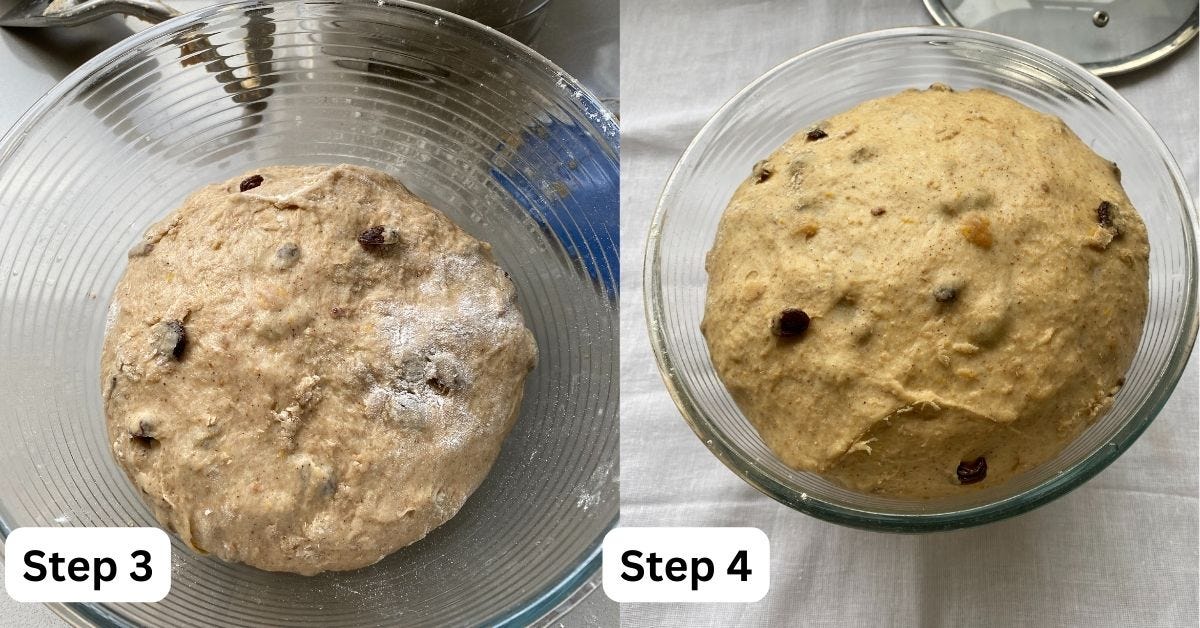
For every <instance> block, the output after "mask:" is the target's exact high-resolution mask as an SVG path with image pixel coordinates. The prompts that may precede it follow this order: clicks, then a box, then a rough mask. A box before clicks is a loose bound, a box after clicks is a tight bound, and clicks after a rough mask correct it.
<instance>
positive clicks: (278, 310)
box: [101, 165, 536, 574]
mask: <svg viewBox="0 0 1200 628" xmlns="http://www.w3.org/2000/svg"><path fill="white" fill-rule="evenodd" d="M252 175H254V176H252ZM255 184H257V185H255ZM109 325H110V327H109V331H108V334H107V336H106V338H105V343H104V352H103V358H102V359H103V362H102V365H101V373H102V378H103V379H102V385H103V390H104V403H105V409H106V411H107V416H108V435H109V438H110V439H111V441H112V448H113V451H114V453H115V454H116V457H117V460H118V462H119V463H120V465H121V466H122V467H123V468H124V469H125V471H126V472H127V473H128V474H129V476H130V478H132V480H133V482H134V484H135V485H136V486H137V487H138V488H139V489H140V490H141V492H142V495H143V497H144V498H145V499H146V501H147V502H148V503H149V504H150V505H151V506H152V507H153V509H154V512H155V515H156V516H157V517H158V519H159V521H161V522H162V523H163V524H164V525H166V526H168V527H169V528H170V529H171V530H173V531H174V532H176V533H177V534H178V535H179V536H180V538H182V539H183V540H184V541H186V542H187V543H188V544H189V545H190V546H192V547H194V548H196V549H197V550H199V551H202V552H208V553H212V554H214V555H216V556H219V557H220V558H223V559H226V560H232V561H240V562H244V563H247V564H250V565H253V566H255V567H259V568H262V569H268V570H273V571H290V572H296V573H301V574H314V573H317V572H320V571H324V570H344V569H354V568H357V567H362V566H364V565H369V564H371V563H374V562H376V561H378V560H380V559H381V558H383V557H384V556H386V555H387V554H389V553H391V552H392V551H394V550H396V549H397V548H400V547H402V546H405V545H408V544H409V543H412V542H414V541H416V540H418V539H420V538H421V537H423V536H425V535H426V534H428V533H429V531H430V530H432V529H433V528H435V527H437V526H438V525H441V524H442V523H444V522H446V521H447V520H448V519H450V518H451V517H452V516H453V515H454V514H455V513H456V512H457V511H458V509H459V508H460V507H461V506H462V504H463V502H464V500H466V499H467V496H468V495H470V494H471V492H472V491H474V490H475V488H476V487H477V486H478V485H479V484H480V482H481V481H482V480H483V478H484V476H485V475H486V474H487V472H488V469H489V468H490V467H491V465H492V463H493V461H494V460H495V459H496V455H497V453H498V451H499V449H500V444H501V441H502V440H503V439H504V437H505V435H506V434H507V433H508V431H509V430H510V429H511V428H512V425H513V422H514V421H515V419H516V415H517V410H518V407H519V405H520V402H521V394H522V387H523V382H524V379H525V376H526V374H527V373H528V372H529V370H530V369H531V368H533V365H534V362H535V360H536V347H535V345H534V341H533V337H532V335H531V334H530V333H529V331H528V330H527V329H526V328H525V325H524V323H523V320H522V317H521V313H520V311H519V310H518V308H517V304H516V293H515V291H514V288H513V285H512V282H511V281H510V280H509V279H508V276H507V275H506V274H505V273H504V271H503V270H501V269H500V268H499V267H498V266H497V265H496V264H495V263H494V262H493V261H492V257H491V253H490V247H489V246H488V245H487V244H485V243H482V242H480V241H478V240H476V239H474V238H472V237H471V236H469V235H467V234H466V233H464V232H463V231H462V230H461V229H459V228H458V227H457V226H456V225H454V223H452V222H451V221H450V220H449V219H448V218H446V217H445V216H444V215H442V214H441V213H440V212H438V211H437V210H435V209H433V208H432V207H430V206H429V205H427V204H426V203H425V202H423V201H422V200H421V199H419V198H417V197H415V196H413V195H412V194H411V193H409V191H408V190H406V189H405V188H404V186H402V185H401V184H400V183H398V182H397V181H395V180H394V179H392V178H391V177H389V176H387V175H386V174H384V173H382V172H378V171H375V170H370V169H367V168H360V167H355V166H344V165H343V166H336V167H326V166H321V167H273V168H263V169H260V170H256V171H254V173H248V174H247V175H246V176H243V177H238V178H236V179H232V180H230V181H227V182H225V183H222V184H218V185H210V186H208V187H205V188H203V189H201V190H199V191H198V192H196V193H194V194H193V195H192V196H190V197H189V198H188V199H187V200H186V201H185V202H184V203H183V206H182V207H180V208H179V209H178V210H176V211H175V212H174V213H172V214H171V215H170V216H169V217H167V218H166V219H165V220H163V221H162V222H160V223H158V224H157V225H155V226H154V227H153V228H151V229H150V231H149V232H148V234H147V235H146V238H145V240H144V241H143V242H142V243H141V244H139V245H138V246H136V247H134V249H133V250H132V251H131V252H130V259H129V268H128V270H127V271H126V273H125V276H124V277H123V278H122V279H121V281H120V283H119V284H118V286H117V290H116V295H115V297H114V300H113V305H112V307H111V310H110V321H109Z"/></svg>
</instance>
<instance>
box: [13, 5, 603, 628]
mask: <svg viewBox="0 0 1200 628" xmlns="http://www.w3.org/2000/svg"><path fill="white" fill-rule="evenodd" d="M320 3H321V4H358V5H361V6H364V7H365V6H369V5H378V6H380V7H393V8H396V7H398V8H403V9H406V10H409V11H413V12H417V13H426V14H428V15H430V16H432V17H434V18H437V19H441V20H444V21H450V22H455V23H458V24H459V25H461V26H463V27H465V28H467V29H474V30H478V31H482V32H483V34H484V35H485V36H487V37H491V38H495V39H498V40H500V41H501V42H502V43H504V44H505V45H506V46H510V47H512V49H514V50H515V51H517V52H520V53H522V54H523V55H524V56H525V57H526V60H527V61H528V62H530V63H532V64H533V65H534V66H536V67H538V68H539V69H541V71H542V72H543V73H545V74H546V75H547V76H548V77H551V78H552V79H556V78H561V79H562V81H564V82H565V83H566V85H567V90H566V91H568V92H573V93H578V94H579V95H578V96H577V97H576V100H577V101H578V102H579V103H580V105H581V106H582V107H583V108H585V109H588V110H593V111H596V112H600V113H602V114H603V115H604V116H605V117H606V118H608V119H607V120H606V123H608V124H611V125H612V128H613V129H614V130H615V133H613V134H611V135H609V134H605V136H604V141H605V143H607V144H608V145H609V146H610V147H611V150H612V155H613V156H614V158H616V157H617V155H618V154H619V151H620V131H619V122H618V120H617V118H616V117H615V116H613V115H612V113H611V112H610V111H609V110H608V108H607V107H605V106H604V104H603V103H601V101H600V99H599V98H596V96H595V95H594V94H592V92H591V90H590V89H588V88H587V87H586V86H584V85H583V84H582V83H580V82H579V81H577V80H576V79H575V78H574V77H572V76H571V75H570V74H568V73H567V72H566V71H565V70H563V69H562V68H560V67H558V65H557V64H555V63H554V62H552V61H550V60H549V59H547V58H546V57H544V56H542V55H541V54H540V53H538V52H537V51H535V50H533V49H532V48H530V47H529V46H527V45H525V44H523V43H521V42H519V41H517V40H516V39H513V38H512V37H509V36H508V35H506V34H504V33H502V32H500V31H498V30H496V29H494V28H491V27H490V26H485V25H483V24H480V23H479V22H476V21H474V20H470V19H468V18H465V17H462V16H460V15H458V14H455V13H451V12H449V11H445V10H442V9H438V8H434V7H431V6H427V5H422V4H418V3H416V2H411V1H409V0H383V1H382V2H370V1H367V0H321V1H320ZM548 3H549V2H548V0H547V3H546V4H548ZM260 5H261V3H260V2H259V1H258V0H225V1H223V2H219V3H217V4H213V5H211V6H208V7H205V8H203V9H197V10H195V11H191V12H189V13H184V14H182V15H178V16H176V17H173V18H171V19H169V20H166V21H164V22H161V23H159V24H155V25H152V26H151V27H149V28H147V29H145V30H143V31H140V32H137V33H134V34H133V35H130V36H129V37H126V38H125V39H123V40H121V41H119V42H117V43H116V44H114V45H113V46H112V47H110V48H108V49H106V50H104V51H103V52H101V53H100V54H98V55H96V56H95V57H92V58H91V59H89V60H88V61H86V62H85V63H84V64H83V65H81V66H79V67H78V68H76V69H75V70H73V71H72V72H71V73H70V74H68V75H67V76H65V77H63V79H62V80H60V81H59V82H58V83H56V84H55V85H54V87H53V88H51V89H50V91H48V92H46V94H44V95H43V96H42V97H41V98H39V99H38V100H37V102H35V103H34V104H33V105H32V106H31V107H30V108H29V109H28V110H27V111H26V112H25V113H23V114H22V115H21V117H20V118H18V119H17V121H16V122H15V123H14V124H13V126H12V127H11V128H9V129H8V130H7V131H6V132H5V133H4V134H3V136H0V162H2V161H4V160H7V159H8V158H9V157H10V156H11V155H12V153H13V152H14V151H16V150H17V149H18V148H19V147H20V145H21V143H22V140H23V138H24V135H25V132H26V130H27V129H29V128H30V127H32V126H33V125H34V124H36V123H37V122H38V121H39V120H40V119H41V118H42V116H44V115H45V114H46V113H47V112H48V111H50V110H51V109H52V108H53V107H54V106H55V104H56V103H57V102H58V101H59V100H60V99H61V98H62V97H63V96H65V95H66V94H67V93H68V92H70V91H71V90H73V89H75V88H77V87H79V86H80V85H83V84H86V83H87V81H89V80H90V79H91V78H93V77H95V76H96V75H98V74H101V73H103V72H104V71H105V70H107V69H108V68H109V67H110V66H111V65H112V64H113V62H115V61H116V60H118V59H120V58H121V57H124V56H126V55H129V54H135V53H136V50H137V49H138V48H140V47H141V46H143V45H145V44H147V43H148V42H151V41H153V40H154V39H157V38H159V37H160V36H162V35H163V34H164V33H166V32H169V31H173V30H175V29H177V28H179V27H181V26H184V25H195V24H196V23H198V22H201V21H205V20H208V19H211V18H214V17H218V16H221V15H224V14H228V13H236V12H238V11H243V10H245V9H247V8H251V7H255V6H260ZM539 8H544V5H543V7H539ZM619 518H620V517H619V515H618V516H616V517H613V519H612V521H610V522H609V524H608V525H607V526H606V527H605V529H604V532H605V533H607V531H608V530H611V529H613V528H614V527H616V525H617V521H618V520H619ZM10 532H12V530H11V529H10V528H9V527H8V525H7V524H6V523H4V522H0V559H3V557H4V551H3V550H4V547H3V540H4V539H7V538H8V535H9V533H10ZM603 540H604V534H601V535H600V536H599V537H597V538H596V539H595V540H594V541H593V542H592V548H591V550H590V551H589V552H588V553H587V555H586V556H585V558H584V559H583V561H582V562H580V563H579V564H578V565H576V566H575V567H574V568H572V569H570V570H568V571H567V573H565V574H563V576H562V578H560V579H559V581H558V583H557V584H556V585H554V586H552V587H550V588H549V589H546V590H544V591H540V592H536V593H534V594H532V595H530V596H529V598H528V600H527V601H526V602H525V603H524V604H523V605H522V606H520V607H519V608H517V609H516V610H515V611H512V612H510V613H509V614H508V615H507V616H502V617H499V618H497V619H495V620H494V621H495V623H494V625H496V626H522V625H527V624H530V623H532V622H533V621H535V620H537V619H539V618H541V617H543V616H546V615H547V614H549V613H552V612H555V611H557V612H558V613H565V612H566V611H568V610H569V607H568V606H566V605H565V603H569V602H571V601H572V600H573V596H572V594H573V593H574V592H575V591H576V590H578V589H579V588H580V587H581V586H583V585H584V583H586V582H588V581H589V580H591V579H592V578H593V577H594V576H595V575H596V574H597V573H598V572H599V570H600V547H601V543H602V541H603ZM593 593H594V591H593ZM575 601H576V602H578V600H575ZM560 605H562V607H561V608H560ZM46 606H47V607H49V608H50V609H51V610H52V611H54V613H55V614H56V615H58V616H59V617H60V618H61V619H63V620H64V621H66V622H67V623H68V624H70V625H73V626H94V625H101V626H123V625H125V622H124V621H123V620H122V619H121V618H119V617H117V616H115V615H112V614H111V613H109V612H108V611H106V610H105V609H104V607H103V606H101V605H99V604H93V603H61V604H57V603H56V604H46Z"/></svg>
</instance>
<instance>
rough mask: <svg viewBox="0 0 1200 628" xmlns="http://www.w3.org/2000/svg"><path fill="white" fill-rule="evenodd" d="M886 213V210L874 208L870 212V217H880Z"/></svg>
mask: <svg viewBox="0 0 1200 628" xmlns="http://www.w3.org/2000/svg"><path fill="white" fill-rule="evenodd" d="M886 213H887V210H886V209H884V208H882V207H876V208H875V209H872V210H871V215H872V216H882V215H884V214H886Z"/></svg>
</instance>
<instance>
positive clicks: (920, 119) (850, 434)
mask: <svg viewBox="0 0 1200 628" xmlns="http://www.w3.org/2000/svg"><path fill="white" fill-rule="evenodd" d="M1148 255H1149V245H1148V242H1147V236H1146V229H1145V227H1144V225H1143V224H1142V221H1141V219H1140V218H1139V216H1138V214H1137V212H1136V211H1135V210H1134V208H1133V206H1132V205H1131V204H1130V202H1129V199H1128V198H1127V197H1126V195H1125V192H1124V191H1123V190H1122V189H1121V185H1120V181H1119V171H1117V169H1116V166H1115V164H1113V163H1110V162H1108V161H1106V160H1105V159H1103V158H1101V157H1100V156H1098V155H1097V154H1096V153H1094V152H1093V151H1091V150H1090V149H1089V148H1088V147H1087V146H1086V145H1085V144H1084V143H1083V142H1082V141H1080V139H1079V138H1078V137H1076V135H1075V134H1074V133H1072V132H1071V130H1070V129H1068V128H1067V126H1066V125H1065V124H1063V122H1062V121H1061V120H1059V119H1058V118H1055V117H1052V116H1048V115H1044V114H1041V113H1038V112H1036V111H1033V110H1032V109H1029V108H1027V107H1025V106H1023V105H1021V104H1019V103H1017V102H1016V101H1014V100H1011V99H1009V98H1006V97H1003V96H1000V95H998V94H995V93H992V92H989V91H984V90H972V91H969V92H964V93H955V92H953V91H951V90H950V89H949V88H946V87H945V86H940V85H935V86H933V87H932V88H931V89H930V90H927V91H915V90H909V91H905V92H903V93H900V94H897V95H894V96H891V97H888V98H882V99H879V100H873V101H869V102H865V103H862V104H860V105H858V106H857V107H855V108H853V109H851V110H850V111H847V112H845V113H843V114H840V115H837V116H834V117H833V118H830V119H829V120H828V121H825V122H823V123H821V124H820V125H818V126H817V127H814V128H813V129H810V130H808V131H806V132H801V133H799V134H797V135H796V136H795V137H793V138H791V139H790V140H789V141H788V142H787V143H785V144H784V145H783V146H781V147H780V148H779V149H778V150H776V151H775V152H774V153H772V154H771V156H770V157H769V158H768V159H767V160H765V161H764V162H761V163H760V164H758V165H757V166H756V167H755V169H754V172H753V173H752V175H751V176H750V178H749V179H747V180H746V181H745V182H744V183H743V184H742V185H741V187H739V188H738V190H737V192H736V193H735V194H734V196H733V199H732V200H731V201H730V203H729V207H728V209H727V210H726V212H725V215H724V216H723V218H722V220H721V223H720V227H719V229H718V232H717V236H716V241H715V243H714V244H713V248H712V250H711V251H710V253H709V254H708V259H707V270H708V273H709V286H708V295H707V302H706V307H705V317H704V322H703V324H702V330H703V332H704V335H705V337H706V339H707V341H708V345H709V349H710V352H711V355H712V360H713V364H714V365H715V367H716V369H717V373H718V374H719V375H720V377H721V379H722V380H723V381H724V383H725V384H726V386H727V387H728V388H729V391H730V392H731V394H732V395H733V398H734V399H735V401H736V402H737V403H738V405H739V406H740V407H741V409H742V410H743V412H744V413H745V415H746V416H747V418H748V419H749V420H750V422H751V423H752V424H753V425H754V427H755V428H756V429H757V430H758V432H759V434H760V435H761V436H762V438H763V440H764V441H765V442H766V444H767V445H768V446H769V447H770V448H771V450H773V451H774V452H775V453H776V454H777V455H778V456H779V457H780V458H781V459H782V460H783V461H784V462H785V463H787V464H788V465H790V466H792V467H794V468H797V469H801V470H807V471H813V472H817V473H821V474H824V475H825V476H827V477H829V478H832V479H834V480H836V481H838V482H840V483H842V484H844V485H846V486H848V487H850V488H853V489H856V490H859V491H867V492H876V493H880V494H885V495H892V496H899V497H919V498H925V497H936V496H941V495H947V494H954V493H957V492H960V491H963V490H971V489H972V488H975V487H980V486H989V485H995V484H998V483H1001V482H1004V481H1005V480H1006V479H1008V478H1010V477H1011V476H1013V475H1014V474H1016V473H1019V472H1021V471H1024V470H1027V469H1030V468H1031V467H1034V466H1036V465H1038V464H1039V463H1041V462H1043V461H1045V460H1047V459H1049V458H1051V457H1053V456H1055V455H1056V454H1058V453H1059V452H1060V451H1061V450H1062V449H1063V448H1064V447H1065V446H1066V445H1067V444H1068V443H1069V442H1070V441H1071V440H1073V439H1074V438H1075V437H1076V436H1078V435H1079V433H1080V432H1081V431H1082V430H1083V429H1084V428H1085V427H1087V426H1088V425H1089V424H1091V423H1092V422H1093V421H1094V420H1095V419H1096V418H1097V416H1099V415H1100V414H1102V413H1103V412H1104V411H1105V410H1106V409H1107V408H1108V407H1109V406H1110V404H1111V402H1112V398H1113V395H1114V394H1115V393H1116V391H1117V389H1118V387H1119V386H1120V384H1121V383H1122V382H1123V379H1122V376H1123V374H1124V373H1125V371H1126V369H1127V368H1128V367H1129V364H1130V362H1131V360H1132V358H1133V353H1134V350H1135V348H1136V346H1137V344H1138V338H1139V336H1140V333H1141V329H1142V322H1143V319H1144V317H1145V312H1146V301H1147V279H1148V270H1147V264H1148ZM785 310H800V311H802V312H803V313H804V314H806V315H807V317H808V318H805V319H803V320H801V316H800V315H799V314H796V313H795V312H792V313H790V314H788V315H787V316H786V317H785V320H784V321H783V323H784V327H785V329H784V330H783V331H784V332H789V331H790V332H791V333H793V335H790V336H787V335H785V336H783V337H781V336H779V335H777V334H778V333H779V332H780V328H779V326H780V317H781V316H782V315H783V312H784V311H785ZM803 323H808V327H807V330H806V331H805V330H802V329H800V328H801V327H803V326H804V325H803ZM773 326H774V327H775V330H774V331H775V333H773V331H772V328H773ZM789 327H790V329H786V328H789ZM980 459H983V460H984V461H985V462H986V475H985V476H983V479H982V481H979V480H980V477H981V474H980V470H979V464H978V462H979V460H980ZM960 466H961V467H962V468H961V469H960Z"/></svg>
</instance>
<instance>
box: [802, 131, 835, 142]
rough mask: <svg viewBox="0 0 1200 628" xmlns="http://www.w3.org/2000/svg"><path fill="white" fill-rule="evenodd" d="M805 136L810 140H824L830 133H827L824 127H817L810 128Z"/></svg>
mask: <svg viewBox="0 0 1200 628" xmlns="http://www.w3.org/2000/svg"><path fill="white" fill-rule="evenodd" d="M804 137H805V139H807V140H808V141H810V142H815V141H817V140H823V139H825V138H827V137H829V134H828V133H826V132H825V130H824V129H821V128H816V129H812V130H810V131H809V132H808V133H805V134H804Z"/></svg>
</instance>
